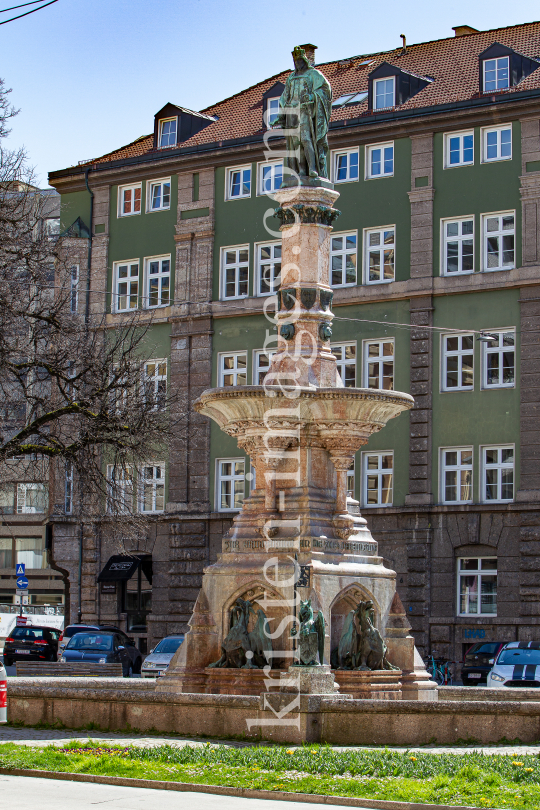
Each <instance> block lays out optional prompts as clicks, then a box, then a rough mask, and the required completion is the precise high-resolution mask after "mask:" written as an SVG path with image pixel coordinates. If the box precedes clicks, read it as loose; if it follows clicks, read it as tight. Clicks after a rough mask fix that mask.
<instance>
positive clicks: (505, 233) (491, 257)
mask: <svg viewBox="0 0 540 810" xmlns="http://www.w3.org/2000/svg"><path fill="white" fill-rule="evenodd" d="M515 221H516V217H515V212H514V211H508V212H507V213H503V214H484V215H483V216H482V228H483V231H484V240H483V254H484V270H511V269H512V268H513V267H515V263H516V254H515V234H516V230H515Z"/></svg>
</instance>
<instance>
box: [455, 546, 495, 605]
mask: <svg viewBox="0 0 540 810" xmlns="http://www.w3.org/2000/svg"><path fill="white" fill-rule="evenodd" d="M457 580H458V581H457V604H458V610H457V613H458V616H496V615H497V558H496V557H458V560H457Z"/></svg>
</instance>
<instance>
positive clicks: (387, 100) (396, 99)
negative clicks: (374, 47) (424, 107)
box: [368, 62, 433, 110]
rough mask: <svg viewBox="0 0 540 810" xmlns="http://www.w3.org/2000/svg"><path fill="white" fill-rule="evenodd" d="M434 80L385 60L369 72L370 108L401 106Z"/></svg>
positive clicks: (379, 108)
mask: <svg viewBox="0 0 540 810" xmlns="http://www.w3.org/2000/svg"><path fill="white" fill-rule="evenodd" d="M432 81H433V79H431V78H429V77H427V76H416V75H415V74H414V73H407V72H406V71H405V70H401V69H400V68H398V67H395V65H391V64H390V63H389V62H383V63H382V64H381V65H379V67H377V68H375V70H372V71H371V73H370V74H369V84H368V109H370V110H385V109H389V108H392V107H399V105H400V104H405V102H406V101H408V100H409V99H410V98H411V96H414V95H416V93H419V92H420V90H423V89H424V87H427V85H428V84H430V82H432Z"/></svg>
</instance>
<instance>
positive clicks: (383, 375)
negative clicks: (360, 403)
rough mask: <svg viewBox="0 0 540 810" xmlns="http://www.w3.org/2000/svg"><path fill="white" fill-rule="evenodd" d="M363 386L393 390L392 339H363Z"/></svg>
mask: <svg viewBox="0 0 540 810" xmlns="http://www.w3.org/2000/svg"><path fill="white" fill-rule="evenodd" d="M364 388H377V389H379V390H381V391H393V390H394V340H393V339H387V340H365V341H364Z"/></svg>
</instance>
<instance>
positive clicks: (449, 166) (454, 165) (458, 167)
mask: <svg viewBox="0 0 540 810" xmlns="http://www.w3.org/2000/svg"><path fill="white" fill-rule="evenodd" d="M464 166H474V160H472V161H471V162H470V163H452V164H451V165H450V164H448V166H444V169H462V168H463V167H464Z"/></svg>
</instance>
